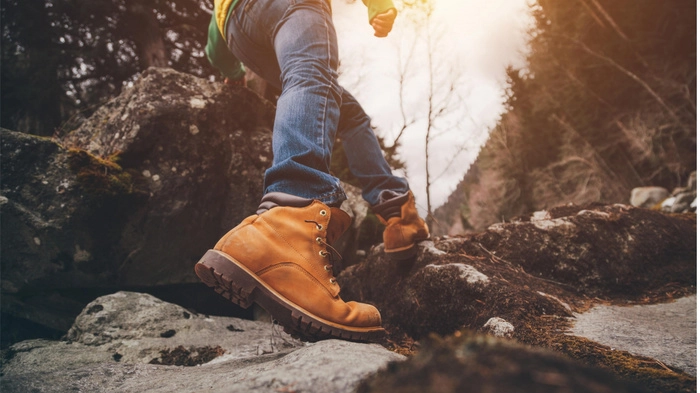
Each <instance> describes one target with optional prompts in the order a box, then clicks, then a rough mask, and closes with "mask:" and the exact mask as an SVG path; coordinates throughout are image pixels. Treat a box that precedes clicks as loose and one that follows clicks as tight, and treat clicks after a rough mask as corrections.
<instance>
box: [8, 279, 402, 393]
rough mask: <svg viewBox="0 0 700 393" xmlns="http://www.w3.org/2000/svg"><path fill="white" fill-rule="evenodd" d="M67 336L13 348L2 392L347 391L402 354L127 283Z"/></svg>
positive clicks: (98, 303) (101, 300) (97, 303)
mask: <svg viewBox="0 0 700 393" xmlns="http://www.w3.org/2000/svg"><path fill="white" fill-rule="evenodd" d="M67 339H68V341H47V340H31V341H24V342H21V343H17V344H15V345H13V346H12V347H10V348H9V350H7V351H5V353H4V354H3V364H2V370H3V378H2V381H1V382H0V387H1V388H2V391H3V392H29V391H40V392H65V391H73V390H77V391H100V392H144V391H149V392H173V391H188V392H190V391H191V392H195V391H205V390H206V391H213V392H232V391H233V392H246V391H252V390H255V391H261V392H278V391H281V390H284V389H289V390H293V391H297V392H330V391H332V392H352V391H353V390H354V389H355V387H356V386H357V384H358V383H359V382H360V380H362V379H363V378H365V377H367V376H368V375H370V374H372V373H374V372H376V371H377V370H378V369H379V368H381V367H383V366H384V365H385V364H386V363H387V362H389V361H396V360H402V359H403V356H401V355H398V354H396V353H393V352H390V351H388V350H386V349H384V348H382V347H381V346H379V345H376V344H358V343H349V342H344V341H338V340H327V341H321V342H318V343H314V344H304V343H301V342H300V341H297V340H294V339H292V338H291V337H290V336H288V335H287V334H285V333H284V332H282V331H281V329H277V328H276V327H275V326H274V325H272V324H271V323H269V322H268V323H263V322H253V321H244V320H240V319H236V318H224V317H208V316H205V315H196V314H192V313H190V312H188V311H187V310H185V309H183V308H181V307H179V306H176V305H173V304H169V303H166V302H163V301H160V300H158V299H156V298H154V297H152V296H149V295H144V294H138V293H130V292H118V293H116V294H113V295H110V296H105V297H101V298H98V299H96V300H95V301H94V302H92V303H90V304H89V305H88V306H87V307H86V308H85V310H84V311H83V312H82V313H81V315H80V316H79V317H78V318H77V319H76V321H75V324H74V325H73V327H72V328H71V330H70V332H69V333H68V335H67ZM194 365H199V366H197V367H187V366H194Z"/></svg>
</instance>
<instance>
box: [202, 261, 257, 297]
mask: <svg viewBox="0 0 700 393" xmlns="http://www.w3.org/2000/svg"><path fill="white" fill-rule="evenodd" d="M194 271H195V273H196V274H197V277H199V279H200V280H202V282H204V284H206V285H207V286H209V287H211V288H214V290H215V291H216V292H217V293H218V294H220V295H221V296H223V297H225V298H226V299H229V300H230V301H231V302H233V303H236V304H237V305H239V306H241V307H243V308H248V307H250V306H251V305H252V304H253V290H254V289H255V286H256V284H255V279H254V278H252V277H250V276H249V274H248V273H247V272H245V271H243V270H242V269H240V268H239V267H238V266H237V265H236V264H235V262H233V261H232V260H231V259H229V258H227V257H226V256H225V255H224V254H223V253H221V252H219V251H215V250H209V251H207V252H206V254H204V256H203V257H202V259H200V260H199V262H197V264H196V265H195V266H194Z"/></svg>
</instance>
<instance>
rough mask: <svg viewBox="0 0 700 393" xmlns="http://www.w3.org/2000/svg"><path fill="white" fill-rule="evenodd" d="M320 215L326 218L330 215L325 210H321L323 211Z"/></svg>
mask: <svg viewBox="0 0 700 393" xmlns="http://www.w3.org/2000/svg"><path fill="white" fill-rule="evenodd" d="M319 214H321V215H322V216H325V215H326V214H328V212H326V211H325V210H321V211H320V212H319Z"/></svg>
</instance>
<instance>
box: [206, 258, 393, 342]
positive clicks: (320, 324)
mask: <svg viewBox="0 0 700 393" xmlns="http://www.w3.org/2000/svg"><path fill="white" fill-rule="evenodd" d="M194 270H195V273H196V274H197V276H198V277H199V278H200V279H201V280H202V282H204V284H206V285H207V286H209V287H211V288H214V290H215V291H216V292H217V293H219V294H220V295H221V296H223V297H225V298H226V299H228V300H230V301H231V302H233V303H235V304H237V305H239V306H241V307H243V308H248V307H250V306H251V305H252V304H253V303H257V304H258V305H260V306H261V307H262V308H264V309H265V310H267V312H269V313H270V315H272V317H273V318H274V319H275V320H276V321H277V322H278V323H279V324H280V325H282V326H283V327H284V331H285V332H287V333H288V334H290V335H291V336H292V337H295V338H298V339H300V340H303V341H312V342H313V341H318V340H324V339H329V338H340V339H343V340H349V341H359V342H367V341H377V340H378V339H380V338H382V337H383V336H384V335H385V334H386V331H385V330H384V329H382V328H381V327H372V328H356V327H351V326H348V327H345V326H342V325H338V324H334V323H331V322H328V321H325V320H324V319H322V318H319V317H316V316H314V315H313V314H311V313H309V312H308V311H306V310H304V309H302V308H300V307H297V306H295V305H294V303H292V302H291V301H289V300H288V299H286V298H285V297H284V296H282V295H281V294H279V293H277V292H276V291H274V289H272V288H270V287H268V286H267V285H265V284H264V283H263V282H262V281H260V280H259V279H258V278H257V276H255V274H254V273H253V272H251V271H250V270H248V269H247V268H245V267H244V266H242V265H241V264H240V263H239V262H238V261H236V260H235V259H233V258H231V257H230V256H229V255H227V254H225V253H223V252H220V251H216V250H209V251H207V252H206V254H204V256H203V257H202V259H200V261H199V262H197V264H196V265H195V267H194Z"/></svg>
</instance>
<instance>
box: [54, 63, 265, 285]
mask: <svg viewBox="0 0 700 393" xmlns="http://www.w3.org/2000/svg"><path fill="white" fill-rule="evenodd" d="M273 120H274V107H273V106H272V105H271V104H270V103H268V102H267V101H264V100H262V99H261V98H260V97H259V96H257V95H256V94H255V93H253V92H251V91H249V90H247V89H244V88H233V87H231V86H228V85H224V84H220V83H216V82H209V81H207V80H204V79H201V78H197V77H194V76H191V75H187V74H183V73H179V72H176V71H173V70H169V69H154V68H151V69H149V70H147V71H145V72H144V73H143V74H141V76H140V77H139V79H137V80H136V82H135V83H134V86H133V87H131V88H129V89H126V90H125V91H124V92H123V93H122V94H121V95H120V96H118V97H117V98H115V99H114V100H112V101H110V102H109V103H108V104H107V105H104V106H102V107H101V108H100V109H98V110H97V111H96V112H95V113H94V114H93V115H92V116H91V117H90V118H89V119H88V120H87V121H86V122H85V123H83V124H82V125H81V126H80V128H78V129H77V130H75V131H73V132H71V133H69V134H68V135H66V136H65V137H63V138H62V143H63V144H64V145H66V146H75V147H78V148H81V149H85V150H87V151H88V152H89V153H91V154H94V155H96V156H99V157H112V156H116V157H118V161H119V164H120V165H121V166H122V167H123V168H124V169H125V170H126V171H129V172H130V173H132V176H133V180H134V186H135V188H136V189H137V190H138V191H139V192H142V193H144V194H145V195H146V196H147V200H146V202H145V203H144V204H143V205H142V206H141V208H140V209H138V210H136V209H135V210H136V211H132V212H129V213H130V214H129V216H130V218H131V220H129V222H127V223H126V225H125V226H124V227H123V228H120V229H121V230H119V233H120V235H119V238H118V239H116V240H117V241H118V243H119V245H120V251H122V253H121V254H120V255H121V256H122V257H121V258H119V260H116V261H114V263H115V264H116V265H117V266H118V267H119V276H118V279H119V281H120V283H122V284H125V285H146V286H151V285H162V284H171V283H182V282H188V281H189V282H197V281H198V280H197V278H196V277H195V275H194V273H193V271H192V265H193V263H195V262H197V260H198V258H199V257H200V256H201V255H202V253H203V252H204V251H206V249H207V248H209V247H211V246H212V245H213V243H212V242H215V241H216V240H218V237H220V236H221V235H222V234H223V233H225V232H226V231H228V230H229V229H230V228H231V227H233V226H234V225H236V224H237V223H238V222H240V221H241V220H242V219H243V218H245V217H246V216H248V215H250V214H251V213H252V212H254V211H255V209H256V207H257V205H258V203H259V200H260V197H261V195H262V179H263V173H264V171H265V169H267V168H268V167H269V165H270V164H271V162H272V156H271V149H270V143H271V129H272V123H273Z"/></svg>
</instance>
